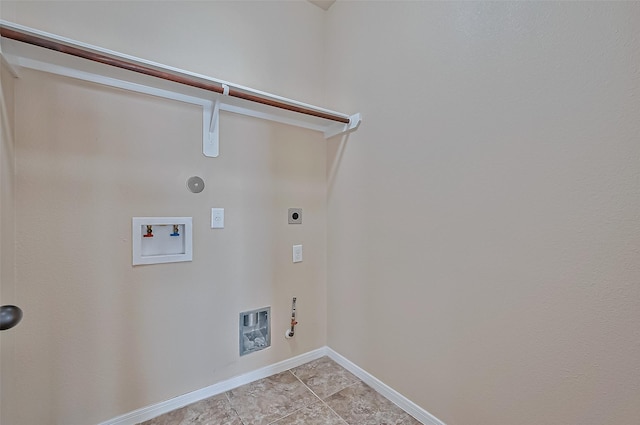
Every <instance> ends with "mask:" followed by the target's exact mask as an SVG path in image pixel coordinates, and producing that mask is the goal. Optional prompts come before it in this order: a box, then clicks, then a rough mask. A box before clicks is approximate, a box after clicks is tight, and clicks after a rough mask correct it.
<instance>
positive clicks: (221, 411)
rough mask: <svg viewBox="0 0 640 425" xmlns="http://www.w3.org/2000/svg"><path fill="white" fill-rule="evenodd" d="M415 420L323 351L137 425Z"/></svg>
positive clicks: (396, 423) (408, 423) (363, 424)
mask: <svg viewBox="0 0 640 425" xmlns="http://www.w3.org/2000/svg"><path fill="white" fill-rule="evenodd" d="M268 424H273V425H345V424H349V425H419V424H420V422H418V421H417V420H416V419H414V418H413V417H411V416H410V415H409V414H408V413H406V412H405V411H403V410H402V409H400V408H399V407H398V406H396V405H395V404H393V403H392V402H390V401H389V400H387V399H386V398H384V397H382V396H381V395H380V394H378V393H377V392H375V391H374V390H373V389H371V387H369V386H367V385H366V384H365V383H363V382H362V381H360V380H359V379H358V378H356V377H355V376H354V375H352V374H351V373H349V372H348V371H347V370H345V369H344V368H342V367H341V366H340V365H338V364H337V363H335V362H334V361H333V360H331V359H329V358H328V357H322V358H320V359H318V360H314V361H312V362H309V363H306V364H303V365H302V366H298V367H296V368H293V369H291V370H288V371H286V372H282V373H278V374H276V375H273V376H270V377H268V378H265V379H261V380H259V381H255V382H252V383H250V384H247V385H243V386H241V387H238V388H235V389H233V390H230V391H227V392H226V393H224V394H219V395H217V396H214V397H211V398H208V399H206V400H202V401H199V402H197V403H193V404H190V405H189V406H185V407H183V408H181V409H178V410H174V411H172V412H169V413H166V414H164V415H162V416H158V417H157V418H154V419H151V420H149V421H146V422H143V423H142V424H140V425H268Z"/></svg>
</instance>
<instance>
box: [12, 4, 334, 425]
mask: <svg viewBox="0 0 640 425" xmlns="http://www.w3.org/2000/svg"><path fill="white" fill-rule="evenodd" d="M316 10H317V12H316ZM322 13H323V12H322V11H321V10H320V9H317V8H316V7H314V6H312V5H310V4H307V3H306V2H305V3H274V4H269V5H267V4H264V3H242V4H236V3H217V2H216V3H213V2H211V3H188V4H184V6H183V5H179V6H178V5H176V4H173V3H153V4H152V3H122V4H119V5H118V6H117V7H113V6H111V7H108V6H107V5H105V4H102V3H98V4H93V3H92V4H89V3H73V4H65V3H41V4H35V5H34V4H33V3H30V2H27V3H22V4H18V5H17V6H16V21H17V22H18V23H21V24H25V25H29V26H33V27H36V28H40V29H43V30H47V31H51V32H54V33H58V34H62V35H66V36H70V37H73V38H76V39H80V40H83V41H88V42H91V43H95V44H98V45H101V46H104V47H107V48H111V49H115V50H121V51H124V52H126V53H131V54H136V55H139V56H142V57H144V58H145V59H150V60H156V61H160V62H166V63H169V64H171V65H175V66H179V67H181V68H184V69H188V70H194V71H197V72H203V73H206V74H209V75H213V76H216V77H221V78H226V79H229V80H231V81H233V82H236V83H239V84H245V85H254V86H256V87H258V88H264V89H269V90H272V91H274V92H276V93H278V94H284V95H287V94H289V95H295V94H296V93H298V94H299V96H296V97H297V98H299V99H301V100H305V101H308V102H314V101H317V100H318V97H319V96H320V95H321V94H322V92H321V90H320V89H319V88H318V87H317V86H316V85H315V82H316V81H317V80H321V79H322V72H323V71H322V68H321V66H320V64H321V62H319V61H320V60H321V52H322V45H323V41H322V33H321V31H320V30H321V29H322V27H321V25H320V24H321V22H322V19H323V15H322ZM95 16H100V17H101V19H99V20H96V19H94V18H95ZM239 16H242V17H243V18H242V21H240V20H239ZM265 18H266V20H268V21H269V22H268V25H267V23H266V22H265V21H264V19H265ZM88 21H91V22H90V23H87V22H88ZM107 22H108V23H109V24H108V25H107V24H106V23H107ZM103 23H104V24H103ZM218 24H221V25H218ZM114 27H117V31H116V30H114ZM242 28H245V29H251V31H254V32H253V33H251V34H249V33H245V32H244V30H243V29H242ZM291 34H298V36H297V37H291V36H290V35H291ZM168 35H174V36H175V40H173V41H172V39H171V38H170V37H168ZM236 35H238V37H236ZM275 46H277V48H276V47H275ZM267 53H273V55H271V56H270V55H268V54H267ZM285 58H296V59H297V60H296V61H295V64H296V65H295V66H290V65H291V61H290V60H289V59H287V60H286V61H285ZM283 61H285V62H283ZM15 91H16V102H15V108H16V159H17V189H16V196H15V201H16V207H17V219H16V229H17V248H16V269H17V295H18V297H19V299H20V302H21V305H22V307H23V309H24V311H25V317H24V319H23V323H22V324H21V325H20V332H16V333H15V337H16V360H15V363H14V364H13V365H12V367H13V368H14V370H15V372H16V374H17V375H18V376H19V377H20V379H19V381H18V382H17V383H15V385H14V386H13V387H12V388H11V391H12V392H13V394H14V395H15V400H16V401H17V402H16V403H15V404H3V406H2V407H3V414H4V413H5V411H6V416H5V417H6V423H8V424H13V425H44V424H61V425H62V424H64V425H73V424H78V425H81V424H82V425H84V424H91V423H98V422H101V421H104V420H108V419H111V418H113V417H116V416H118V415H120V414H124V413H126V412H129V411H132V410H135V409H137V408H141V407H145V406H148V405H150V404H154V403H158V402H161V401H164V400H167V399H170V398H172V397H175V396H178V395H181V394H184V393H187V392H189V391H193V390H197V389H200V388H203V387H206V386H208V385H211V384H214V383H216V382H219V381H222V380H224V379H228V378H230V377H232V376H235V375H238V374H241V373H244V372H248V371H251V370H255V369H257V368H259V367H262V366H266V365H270V364H273V363H275V362H278V361H280V360H284V359H287V358H290V357H292V356H295V355H297V354H301V353H305V352H308V351H310V350H313V349H315V348H318V347H322V346H324V345H325V344H326V329H325V328H326V276H325V274H326V176H325V170H326V145H325V143H324V139H323V138H322V135H321V134H319V133H316V132H312V131H307V130H301V129H296V128H293V127H289V126H284V125H276V124H271V123H268V122H266V121H261V120H257V119H252V118H248V117H242V116H237V115H232V114H227V113H225V114H224V115H223V116H222V118H221V156H220V157H219V158H217V159H211V158H205V157H204V156H203V155H202V150H201V149H202V135H201V128H202V124H201V120H202V112H201V110H199V109H198V108H196V107H194V106H190V105H185V104H182V103H179V102H173V101H168V100H163V99H157V98H154V97H151V96H144V95H138V94H135V93H130V92H125V91H122V90H115V89H110V88H106V87H102V86H99V85H94V84H89V83H82V82H78V81H74V80H70V79H66V78H62V77H55V76H50V75H47V74H43V73H38V72H33V71H27V70H25V71H23V72H22V78H20V79H19V80H16V83H15ZM193 175H198V176H201V177H202V178H203V179H204V180H205V182H206V188H205V190H204V192H202V193H201V194H192V193H190V192H188V191H187V188H186V184H185V183H186V180H187V178H188V177H190V176H193ZM212 207H224V208H225V215H226V217H225V218H226V221H225V225H226V227H225V229H223V230H212V229H210V228H209V227H210V226H209V223H210V208H212ZM288 207H301V208H303V209H304V223H303V225H301V226H290V225H288V224H287V217H286V214H287V208H288ZM133 216H192V217H193V220H194V259H193V262H189V263H177V264H165V265H154V266H139V267H132V266H131V239H130V238H131V235H130V233H131V217H133ZM294 243H302V244H303V245H304V254H305V257H304V261H303V262H302V263H300V264H295V265H294V264H292V262H291V247H292V245H293V244H294ZM293 296H297V297H298V313H299V322H300V324H299V328H298V332H296V337H295V339H293V340H285V339H284V331H285V328H286V326H287V324H288V322H289V315H290V307H291V297H293ZM263 306H271V308H272V326H273V331H272V347H271V348H270V349H268V350H264V351H261V352H259V353H255V354H251V355H249V356H245V357H243V358H239V356H238V314H239V312H240V311H243V310H248V309H254V308H259V307H263ZM3 338H4V336H3ZM3 380H4V375H3ZM3 423H4V420H3Z"/></svg>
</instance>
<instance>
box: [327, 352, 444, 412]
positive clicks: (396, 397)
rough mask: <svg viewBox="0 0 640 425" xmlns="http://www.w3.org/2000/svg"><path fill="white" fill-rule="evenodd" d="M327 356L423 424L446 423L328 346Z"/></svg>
mask: <svg viewBox="0 0 640 425" xmlns="http://www.w3.org/2000/svg"><path fill="white" fill-rule="evenodd" d="M326 350H327V356H329V358H330V359H331V360H333V361H334V362H336V363H338V364H339V365H340V366H342V367H343V368H345V369H347V370H348V371H349V372H351V373H353V374H354V375H355V376H357V377H358V378H360V380H362V382H364V383H365V384H367V385H369V386H370V387H371V388H373V389H374V390H376V391H377V392H379V393H380V394H382V395H383V396H384V397H385V398H387V399H388V400H390V401H392V402H393V403H395V404H396V405H397V406H398V407H400V408H401V409H402V410H404V411H405V412H407V413H408V414H410V415H411V416H413V417H414V418H416V419H417V420H419V421H420V422H422V423H423V424H425V425H446V424H445V423H444V422H442V421H441V420H440V419H438V418H436V417H435V416H433V415H432V414H431V413H429V412H427V411H426V410H424V409H423V408H422V407H420V406H418V405H417V404H415V403H414V402H412V401H411V400H409V399H408V398H406V397H405V396H403V395H402V394H400V393H399V392H397V391H396V390H394V389H393V388H391V387H390V386H388V385H387V384H385V383H384V382H382V381H381V380H379V379H378V378H376V377H375V376H373V375H371V374H370V373H369V372H367V371H366V370H364V369H362V368H360V367H359V366H357V365H356V364H354V363H352V362H351V361H349V360H347V359H346V358H345V357H343V356H342V355H340V354H338V353H337V352H335V351H334V350H332V349H331V348H329V347H326Z"/></svg>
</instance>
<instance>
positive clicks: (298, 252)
mask: <svg viewBox="0 0 640 425" xmlns="http://www.w3.org/2000/svg"><path fill="white" fill-rule="evenodd" d="M301 261H302V245H294V246H293V262H294V263H299V262H301Z"/></svg>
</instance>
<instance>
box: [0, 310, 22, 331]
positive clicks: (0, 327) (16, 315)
mask: <svg viewBox="0 0 640 425" xmlns="http://www.w3.org/2000/svg"><path fill="white" fill-rule="evenodd" d="M20 320H22V310H20V307H16V306H15V305H3V306H2V307H0V331H5V330H7V329H11V328H12V327H14V326H15V325H17V324H18V323H20Z"/></svg>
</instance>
